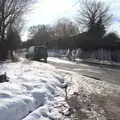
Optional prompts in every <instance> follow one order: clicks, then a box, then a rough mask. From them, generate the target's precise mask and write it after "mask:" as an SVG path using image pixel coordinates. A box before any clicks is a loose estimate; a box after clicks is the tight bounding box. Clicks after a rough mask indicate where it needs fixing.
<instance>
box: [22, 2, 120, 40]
mask: <svg viewBox="0 0 120 120" xmlns="http://www.w3.org/2000/svg"><path fill="white" fill-rule="evenodd" d="M78 1H79V0H38V2H37V3H36V4H35V5H33V6H32V11H30V12H28V13H27V15H25V20H26V25H25V27H26V30H25V31H24V35H23V36H22V39H23V40H25V39H27V28H29V27H30V26H32V25H38V24H54V23H55V22H56V20H57V19H59V18H61V17H67V18H70V19H74V18H75V17H76V14H77V9H78V7H77V5H78ZM98 1H104V2H105V3H106V4H108V5H110V12H111V13H112V14H113V20H112V25H111V27H110V28H109V30H110V31H111V30H112V31H115V32H117V33H118V34H119V35H120V0H98Z"/></svg>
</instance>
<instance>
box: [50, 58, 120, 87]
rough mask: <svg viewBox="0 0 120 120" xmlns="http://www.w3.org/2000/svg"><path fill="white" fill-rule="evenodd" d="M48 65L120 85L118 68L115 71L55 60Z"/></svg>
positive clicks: (119, 70) (113, 69)
mask: <svg viewBox="0 0 120 120" xmlns="http://www.w3.org/2000/svg"><path fill="white" fill-rule="evenodd" d="M48 63H49V64H52V65H54V66H55V67H57V68H58V69H63V70H67V71H73V72H77V73H79V74H81V75H83V76H87V77H91V78H94V79H96V80H101V81H107V82H110V83H114V84H119V85H120V69H118V68H116V69H115V68H108V67H104V66H95V65H89V64H83V63H78V64H77V63H69V62H68V63H66V62H65V63H64V62H55V61H54V60H48Z"/></svg>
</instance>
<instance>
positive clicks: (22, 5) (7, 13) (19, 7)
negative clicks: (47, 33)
mask: <svg viewBox="0 0 120 120" xmlns="http://www.w3.org/2000/svg"><path fill="white" fill-rule="evenodd" d="M29 3H30V0H0V37H1V40H4V38H5V33H6V31H7V28H8V26H9V25H10V24H13V23H15V21H16V20H17V18H18V17H20V16H21V15H22V14H23V13H24V12H25V10H26V8H27V6H28V4H29Z"/></svg>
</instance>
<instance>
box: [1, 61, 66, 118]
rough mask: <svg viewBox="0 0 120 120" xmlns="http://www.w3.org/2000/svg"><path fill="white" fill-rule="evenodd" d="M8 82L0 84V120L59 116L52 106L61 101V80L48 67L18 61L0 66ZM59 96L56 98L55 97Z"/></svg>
mask: <svg viewBox="0 0 120 120" xmlns="http://www.w3.org/2000/svg"><path fill="white" fill-rule="evenodd" d="M4 72H6V73H7V76H8V77H9V80H10V82H8V83H1V84H0V120H37V119H39V120H50V119H52V118H55V119H60V118H61V117H62V115H61V114H60V112H59V109H58V108H56V107H55V106H56V105H57V104H59V101H64V91H63V89H62V88H61V83H62V82H63V77H62V76H60V75H59V74H58V73H57V71H56V69H55V68H54V67H53V66H51V65H48V64H45V63H40V62H32V61H28V60H24V59H21V60H20V62H17V63H4V64H1V65H0V74H2V73H4ZM58 96H59V97H58Z"/></svg>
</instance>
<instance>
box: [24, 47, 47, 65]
mask: <svg viewBox="0 0 120 120" xmlns="http://www.w3.org/2000/svg"><path fill="white" fill-rule="evenodd" d="M26 58H29V59H32V60H42V59H43V60H44V62H45V63H47V58H48V51H47V47H46V46H32V47H30V48H29V49H28V52H27V54H26Z"/></svg>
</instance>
